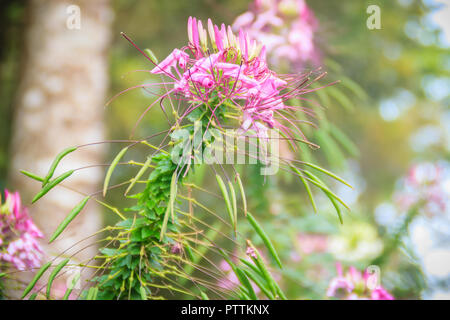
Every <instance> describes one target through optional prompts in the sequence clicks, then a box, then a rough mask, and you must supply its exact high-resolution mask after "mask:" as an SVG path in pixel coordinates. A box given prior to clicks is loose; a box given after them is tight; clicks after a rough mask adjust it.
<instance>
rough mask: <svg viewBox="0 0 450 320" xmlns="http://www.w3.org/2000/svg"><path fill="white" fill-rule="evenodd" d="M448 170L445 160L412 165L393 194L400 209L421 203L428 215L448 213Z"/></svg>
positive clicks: (449, 201) (449, 178)
mask: <svg viewBox="0 0 450 320" xmlns="http://www.w3.org/2000/svg"><path fill="white" fill-rule="evenodd" d="M449 185H450V170H449V165H448V163H447V162H438V163H431V162H423V163H419V164H416V165H414V166H412V167H411V168H410V170H409V173H408V175H407V176H406V177H405V178H404V179H403V181H402V184H401V190H399V191H397V192H396V193H395V195H394V198H395V199H396V201H397V203H398V205H399V207H400V208H401V209H402V210H405V211H407V210H409V209H410V208H412V207H414V206H415V205H417V204H419V203H421V204H422V206H421V211H422V212H424V213H425V214H426V215H428V216H438V215H442V216H444V215H448V214H449V211H450V200H449V199H450V188H449Z"/></svg>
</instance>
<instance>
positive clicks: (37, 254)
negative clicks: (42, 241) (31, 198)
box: [0, 190, 43, 271]
mask: <svg viewBox="0 0 450 320" xmlns="http://www.w3.org/2000/svg"><path fill="white" fill-rule="evenodd" d="M42 237H43V234H42V232H41V231H40V230H39V229H38V228H37V227H36V225H35V224H34V223H33V221H32V220H31V218H30V216H29V214H28V211H27V209H26V208H23V207H22V203H21V200H20V195H19V193H18V192H15V193H10V192H8V190H5V202H4V204H2V205H1V210H0V260H3V261H6V262H9V263H11V264H12V265H13V266H14V267H15V268H16V269H18V270H21V271H22V270H26V269H32V268H38V267H39V266H40V261H41V259H42V254H43V251H42V248H41V246H40V245H39V243H38V241H37V238H42Z"/></svg>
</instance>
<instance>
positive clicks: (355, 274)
mask: <svg viewBox="0 0 450 320" xmlns="http://www.w3.org/2000/svg"><path fill="white" fill-rule="evenodd" d="M336 270H337V277H335V278H333V279H332V280H331V281H330V284H329V286H328V290H327V296H328V297H333V298H338V299H346V300H394V297H393V296H392V295H391V294H390V293H389V292H387V291H386V289H384V288H383V287H382V286H381V285H379V284H377V282H378V280H379V279H378V278H377V275H375V274H374V275H371V274H370V273H368V272H367V271H364V273H361V272H360V271H358V270H357V269H356V268H355V267H353V266H351V267H350V268H349V269H348V271H347V273H345V274H344V273H343V270H342V265H341V264H340V263H337V264H336Z"/></svg>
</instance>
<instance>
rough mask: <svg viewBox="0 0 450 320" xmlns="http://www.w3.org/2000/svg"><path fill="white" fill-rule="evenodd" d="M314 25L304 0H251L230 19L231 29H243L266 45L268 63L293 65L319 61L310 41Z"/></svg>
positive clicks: (312, 14) (312, 37) (300, 66)
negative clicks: (234, 17) (239, 13)
mask: <svg viewBox="0 0 450 320" xmlns="http://www.w3.org/2000/svg"><path fill="white" fill-rule="evenodd" d="M317 27H318V22H317V20H316V18H315V16H314V13H313V12H312V10H311V9H310V8H309V7H308V6H307V4H306V2H305V0H254V1H253V3H252V4H251V6H250V8H249V10H248V11H246V12H244V13H243V14H241V15H240V16H239V17H237V18H236V20H235V21H234V23H233V29H234V30H238V29H243V30H245V31H246V32H248V34H249V35H250V36H251V37H252V38H255V39H259V40H260V41H262V42H263V43H264V44H265V45H266V48H267V52H268V55H269V57H270V63H271V64H272V65H277V66H279V65H281V63H282V62H284V61H288V62H289V65H288V67H290V68H294V69H300V68H303V67H304V65H305V63H312V64H318V63H319V60H320V58H319V53H318V50H317V48H316V45H315V41H314V40H315V39H314V34H315V32H316V30H317Z"/></svg>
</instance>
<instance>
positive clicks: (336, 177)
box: [303, 162, 353, 188]
mask: <svg viewBox="0 0 450 320" xmlns="http://www.w3.org/2000/svg"><path fill="white" fill-rule="evenodd" d="M303 164H304V165H307V166H309V167H311V168H314V169H316V170H318V171H320V172H322V173H325V174H326V175H328V176H330V177H332V178H334V179H336V180H337V181H339V182H342V183H343V184H345V185H346V186H348V187H350V188H353V187H352V186H351V185H350V184H349V183H348V182H347V181H345V180H344V179H342V178H340V177H338V176H337V175H335V174H334V173H332V172H330V171H328V170H325V169H323V168H321V167H319V166H317V165H315V164H313V163H310V162H303Z"/></svg>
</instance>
